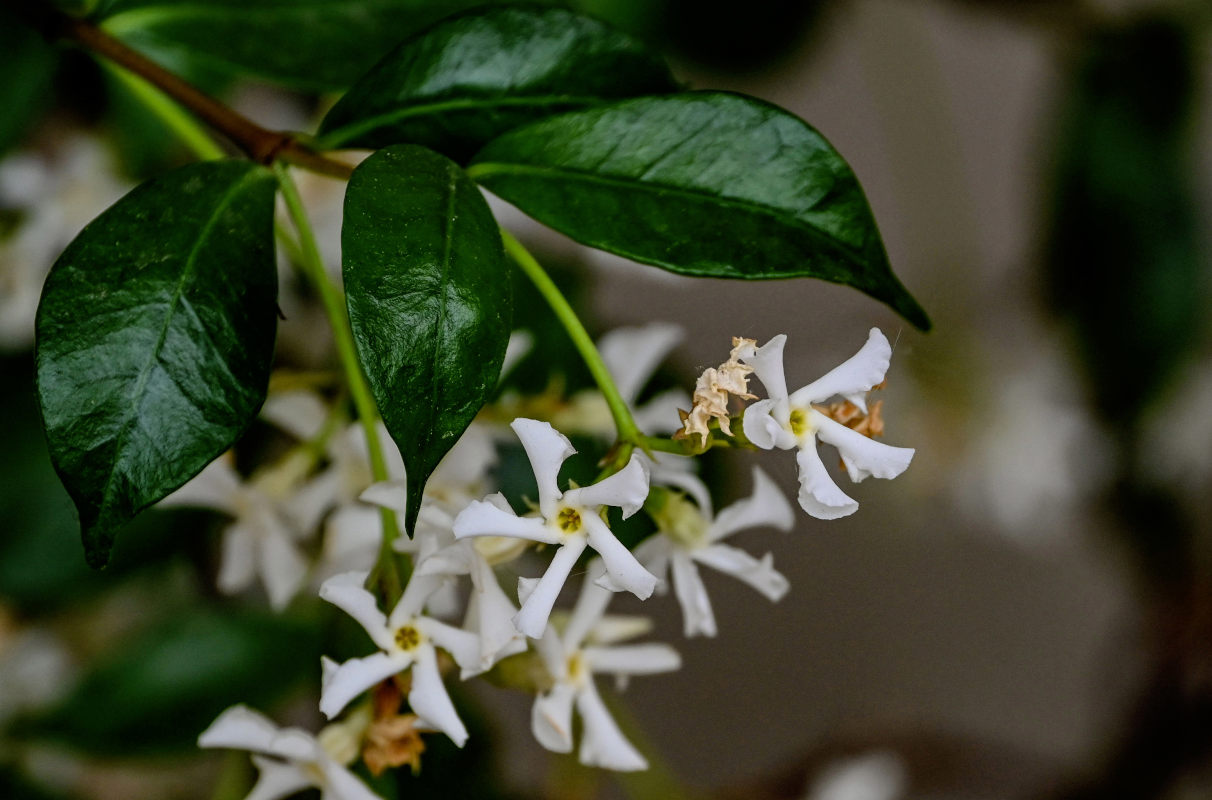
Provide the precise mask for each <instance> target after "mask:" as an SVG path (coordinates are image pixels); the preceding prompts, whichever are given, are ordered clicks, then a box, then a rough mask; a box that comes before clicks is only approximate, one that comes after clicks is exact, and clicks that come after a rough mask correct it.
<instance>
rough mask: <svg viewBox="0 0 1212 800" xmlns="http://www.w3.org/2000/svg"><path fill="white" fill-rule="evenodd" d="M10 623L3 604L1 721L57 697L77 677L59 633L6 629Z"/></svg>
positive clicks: (0, 629)
mask: <svg viewBox="0 0 1212 800" xmlns="http://www.w3.org/2000/svg"><path fill="white" fill-rule="evenodd" d="M14 624H15V623H14ZM8 625H9V620H8V619H7V613H6V610H5V609H3V608H0V686H3V687H4V690H3V691H0V725H3V724H4V723H6V722H8V721H9V720H10V719H11V718H12V717H14V716H16V715H18V714H20V713H23V712H26V711H32V710H34V709H36V708H39V707H44V706H48V705H50V704H51V703H53V702H54V701H56V700H58V699H59V698H60V697H62V696H63V695H64V694H65V693H66V692H67V690H68V689H69V688H71V685H72V678H73V677H74V675H73V672H74V670H73V668H72V659H71V655H70V653H69V652H68V650H67V648H66V647H65V646H64V644H63V642H62V640H60V638H59V637H58V636H56V635H55V634H53V633H51V632H50V631H49V630H45V629H43V628H35V627H30V628H17V629H15V630H6V629H7V628H8Z"/></svg>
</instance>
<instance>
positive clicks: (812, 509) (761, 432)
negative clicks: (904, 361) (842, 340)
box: [741, 328, 913, 519]
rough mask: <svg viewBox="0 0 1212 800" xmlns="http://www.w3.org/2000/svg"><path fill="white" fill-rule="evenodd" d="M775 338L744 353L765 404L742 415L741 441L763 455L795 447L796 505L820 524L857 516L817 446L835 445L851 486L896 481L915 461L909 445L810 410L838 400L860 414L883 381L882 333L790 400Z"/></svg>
mask: <svg viewBox="0 0 1212 800" xmlns="http://www.w3.org/2000/svg"><path fill="white" fill-rule="evenodd" d="M786 341H787V337H786V335H784V334H779V335H778V336H775V337H774V338H773V339H771V340H770V341H769V342H767V343H766V344H764V345H762V347H760V348H757V349H755V350H753V351H752V352H750V353H748V354H745V355H742V356H741V360H742V361H744V362H745V363H746V364H749V365H750V366H751V367H753V371H754V373H756V374H757V376H758V378H759V379H760V380H761V381H762V384H763V385H764V386H765V387H766V393H767V395H768V397H767V399H765V400H760V401H758V402H756V403H754V404H753V405H751V406H749V407H748V408H746V409H745V418H744V426H745V436H746V437H748V439H749V441H751V442H753V443H754V444H756V445H757V446H758V447H761V448H763V449H765V450H770V449H771V448H775V447H777V448H780V449H782V450H790V449H792V448H799V454H798V455H797V456H796V461H797V463H798V464H799V468H800V492H799V501H800V505H801V506H802V507H803V509H804V510H805V511H807V512H808V513H809V514H811V515H812V516H814V517H816V518H818V519H837V518H838V517H844V516H847V515H848V514H853V513H854V512H855V511H857V510H858V503H857V502H855V501H854V500H852V499H850V497H848V496H847V495H846V493H845V492H843V491H842V490H841V489H839V488H838V486H837V484H836V483H834V482H833V479H832V478H830V477H829V473H828V472H827V471H826V470H825V465H824V464H823V463H822V462H821V457H820V455H819V454H818V453H817V450H816V440H817V438H818V437H819V438H820V439H821V441H823V442H826V443H828V444H831V445H833V446H834V447H836V448H837V449H838V452H839V453H840V454H841V457H842V463H843V464H844V465H845V467H846V472H847V473H849V475H850V480H852V481H854V482H855V483H857V482H859V481H861V480H863V479H864V478H867V477H868V476H875V477H877V478H895V477H896V476H897V475H900V474H901V473H902V472H904V471H905V470H906V469H907V468H908V466H909V462H910V461H911V460H912V459H913V449H912V448H909V447H889V446H888V445H886V444H881V443H880V442H877V441H875V440H874V439H869V438H868V437H866V436H864V435H862V434H861V433H858V432H857V431H853V430H851V429H850V428H847V427H846V426H845V425H843V424H841V423H840V422H836V421H834V420H832V419H830V418H829V417H827V416H826V415H824V414H822V413H821V412H820V411H817V410H816V409H815V408H813V407H812V404H813V403H819V402H822V401H824V400H827V399H828V398H830V397H833V396H834V395H841V396H842V397H844V398H845V399H846V400H848V401H849V402H851V403H853V404H854V405H855V406H857V407H858V408H859V409H860V410H861V411H863V412H864V413H865V412H866V410H867V401H866V393H867V392H868V391H870V390H871V388H872V387H874V386H876V385H877V384H879V383H880V382H881V381H883V379H884V373H885V372H887V371H888V360H889V358H891V356H892V348H891V346H890V345H889V344H888V340H887V339H886V338H885V337H884V334H882V333H880V332H879V330H878V329H877V328H872V329H871V333H870V334H869V336H868V338H867V343H866V344H864V345H863V347H862V349H860V350H859V351H858V352H857V353H856V354H854V355H853V356H851V357H850V359H848V360H847V361H844V362H843V363H841V364H840V365H838V366H837V367H834V368H833V369H832V370H830V371H829V372H827V373H825V374H824V375H823V376H821V377H820V378H818V379H817V380H815V381H813V382H812V383H810V384H808V385H807V386H805V387H803V388H801V389H799V390H797V391H796V392H794V393H792V394H790V395H788V393H787V382H786V380H785V379H784V377H783V344H784V343H785V342H786Z"/></svg>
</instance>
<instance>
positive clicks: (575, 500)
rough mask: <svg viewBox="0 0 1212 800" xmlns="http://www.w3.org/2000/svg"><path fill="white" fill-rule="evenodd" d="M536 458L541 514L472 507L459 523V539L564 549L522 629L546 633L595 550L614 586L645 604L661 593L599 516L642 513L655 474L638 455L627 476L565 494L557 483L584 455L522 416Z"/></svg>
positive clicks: (524, 615) (519, 422) (524, 614)
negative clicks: (612, 510) (564, 591)
mask: <svg viewBox="0 0 1212 800" xmlns="http://www.w3.org/2000/svg"><path fill="white" fill-rule="evenodd" d="M511 427H512V428H513V429H514V432H515V433H517V435H518V438H519V439H521V440H522V447H523V448H525V450H526V455H527V457H528V458H529V459H530V465H531V467H532V468H533V469H534V474H535V479H536V481H537V482H538V488H539V508H538V514H539V516H537V517H519V516H517V515H516V514H514V513H513V512H512V510H506V508H508V506H506V508H502V507H501V505H498V504H496V503H494V502H488V501H476V502H472V503H471V504H469V505H468V506H467V508H465V509H463V510H462V511H461V512H459V515H458V517H456V518H455V521H454V535H455V537H456V538H459V539H462V538H463V537H466V536H508V537H512V538H517V539H529V540H530V541H534V542H542V543H544V544H551V545H558V546H559V549H557V550H556V552H555V556H554V557H553V558H552V560H551V564H550V565H549V566H548V568H547V572H546V573H544V575H543V577H542V579H540V580H539V582H538V584H537V586H536V587H535V589H534V592H533V593H532V594H531V595H530V596H529V597H528V598H527V599H526V600H525V601H524V602H523V603H522V608H521V610H520V611H519V612H518V614H517V616H515V617H514V624H516V625H517V628H518V630H519V631H521V632H522V633H524V634H526V635H527V636H529V637H530V638H532V639H537V638H539V637H540V636H542V635H543V631H544V629H546V627H547V618H548V616H550V614H551V608H552V606H553V605H554V604H555V600H556V596H557V595H558V594H559V593H560V589H561V587H563V585H564V581H565V580H567V578H568V573H569V572H570V571H571V570H572V565H573V564H575V563H576V560H577V559H578V558H579V557H580V555H581V553H583V552H584V551H585V548H586V547H592V548H593V549H594V550H596V551H597V553H598V555H600V556H601V557H602V560H603V562H604V563H605V565H606V574H607V576H608V577H609V580H610V582H611V584H612V586H613V587H617V588H619V589H626V590H627V591H629V592H631V593H632V594H634V595H635V596H636V597H638V598H640V599H641V600H644V599H647V598H648V596H649V595H651V594H652V590H653V589H655V588H656V584H657V579H656V578H655V577H654V576H653V575H652V573H650V572H649V571H648V570H646V569H644V567H643V566H641V565H640V562H638V561H636V559H635V556H633V555H632V554H631V551H630V550H628V549H627V548H626V547H625V546H623V544H622V543H621V542H620V541H619V540H618V539H617V538H615V535H614V534H613V533H611V531H610V528H609V527H608V526H607V525H606V523H605V522H604V521H603V520H602V518H601V516H599V509H601V507H602V506H618V507H620V508H622V509H623V518H624V519H626V518H627V517H629V516H631V515H632V514H634V513H635V512H636V511H638V510H639V509H640V507H641V506H643V504H644V499H645V498H646V497H647V496H648V473H647V471H646V469H645V467H644V464H643V462H642V461H641V460H640V459H639V458H637V457H635V456H633V457H632V459H631V461H629V462H628V463H627V466H626V467H624V468H623V469H622V470H621V471H619V472H616V473H615V474H614V475H611V476H610V477H608V478H605V479H604V480H601V481H598V482H597V483H595V484H593V485H591V486H584V487H580V488H577V489H570V490H568V491H567V492H561V491H560V489H559V487H558V485H557V483H556V480H557V478H558V476H559V473H560V466H561V465H562V464H563V463H564V460H565V459H567V458H568V457H569V456H571V455H572V454H573V453H575V452H576V450H575V449H573V447H572V444H571V443H570V442H569V441H568V439H566V438H565V437H564V435H563V434H561V433H560V432H559V431H557V430H556V429H555V428H553V427H551V425H549V424H548V423H546V422H539V421H537V420H533V419H515V420H514V421H513V423H512V425H511Z"/></svg>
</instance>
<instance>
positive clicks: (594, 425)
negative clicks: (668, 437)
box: [552, 322, 690, 441]
mask: <svg viewBox="0 0 1212 800" xmlns="http://www.w3.org/2000/svg"><path fill="white" fill-rule="evenodd" d="M682 336H683V333H682V329H681V328H680V327H679V326H677V325H673V324H671V323H668V322H650V323H648V324H647V325H643V326H640V327H634V328H615V329H614V330H612V331H610V332H609V333H607V334H605V335H604V336H602V338H600V339H598V341H597V348H598V352H599V354H600V355H601V356H602V362H603V363H604V364H605V365H606V370H607V372H609V373H610V376H611V377H612V378H614V382H615V386H616V387H617V388H618V390H619V395H620V396H621V397H622V398H623V402H625V403H626V404H627V405H628V407H630V408H631V409H632V416H633V417H634V418H635V422H636V425H637V426H639V428H640V430H642V431H646V432H648V433H654V434H662V433H673V432H674V431H675V430H677V429H678V427H679V421H678V409H679V408H681V407H683V406H686V405H688V404H689V400H690V398H689V397H688V396H687V395H686V392H685V391H683V390H682V389H669V390H666V391H664V392H661V393H660V394H658V395H656V396H655V397H653V398H651V399H650V400H648V401H647V402H645V403H644V405H642V406H638V407H637V406H636V402H635V401H636V398H637V397H639V395H640V391H641V390H642V389H643V388H644V386H645V384H647V383H648V381H649V379H650V378H651V377H652V375H653V373H654V372H655V371H656V368H657V365H659V364H660V363H661V361H663V360H664V359H665V356H667V355H668V354H669V351H670V350H672V349H673V348H674V347H676V346H677V345H678V343H679V342H681V341H682ZM552 421H553V422H554V423H555V424H556V425H557V426H558V427H561V428H564V429H566V430H573V431H578V432H583V433H590V434H593V435H595V436H600V437H602V438H605V439H609V440H611V441H613V440H614V436H615V430H614V420H613V419H612V418H611V415H610V409H609V407H607V405H606V400H605V399H604V398H603V397H602V394H601V393H600V392H599V391H597V390H596V389H586V390H585V391H581V392H577V393H576V394H575V395H573V396H572V397H571V398H570V400H569V405H568V408H566V409H564V410H562V411H561V412H559V413H558V414H556V415H555V416H554V417H553V419H552Z"/></svg>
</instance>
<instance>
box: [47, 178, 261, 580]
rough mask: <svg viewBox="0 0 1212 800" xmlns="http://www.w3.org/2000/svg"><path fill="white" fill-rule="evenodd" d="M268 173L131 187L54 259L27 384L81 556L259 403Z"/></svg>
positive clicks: (98, 562)
mask: <svg viewBox="0 0 1212 800" xmlns="http://www.w3.org/2000/svg"><path fill="white" fill-rule="evenodd" d="M274 186H275V184H274V182H273V176H272V174H271V173H269V172H268V171H267V170H265V169H263V168H261V167H258V166H255V165H253V164H250V163H247V162H236V161H229V162H206V163H202V164H194V165H191V166H188V167H183V168H181V169H179V170H176V171H174V172H170V173H168V174H167V175H164V176H163V177H161V178H158V179H156V180H153V181H149V182H147V183H144V184H142V185H141V186H139V187H138V188H136V189H135V190H133V191H132V192H130V193H129V194H127V195H126V196H125V197H123V198H122V199H121V200H119V201H118V202H117V203H116V204H115V205H114V206H112V207H111V208H110V209H109V210H108V211H106V212H105V213H104V214H102V215H101V216H100V217H98V218H97V219H96V220H94V221H93V222H92V223H91V224H89V225H88V226H87V227H86V228H85V229H84V230H83V231H81V233H80V235H79V236H77V237H76V239H75V240H74V241H73V242H72V243H71V244H70V245H69V246H68V248H67V250H66V251H64V253H63V255H62V256H60V258H59V260H58V261H57V262H56V263H55V266H54V267H53V268H52V270H51V273H50V276H49V277H48V278H47V281H46V286H45V288H44V289H43V295H42V303H41V305H40V306H39V309H38V321H37V340H38V345H37V380H38V396H39V402H40V405H41V410H42V419H43V423H44V425H45V428H46V435H47V441H48V444H49V447H50V454H51V459H52V461H53V462H54V464H55V469H56V471H58V473H59V476H60V478H62V480H63V483H64V485H65V486H66V487H67V490H68V492H69V494H71V496H72V499H73V500H74V501H75V503H76V508H77V510H78V511H79V513H80V525H81V529H82V532H83V537H84V546H85V555H86V557H87V559H88V561H89V563H90V564H92V565H93V566H95V567H100V566H104V565H105V563H106V562H107V561H108V559H109V552H110V548H111V546H112V544H113V539H114V533H115V531H116V529H117V528H118V527H120V526H121V525H122V524H123V523H125V522H127V521H128V520H129V519H130V518H131V517H133V516H134V515H135V514H136V513H138V512H139V511H140V510H141V509H143V508H146V507H147V506H149V505H151V504H152V503H154V502H156V501H157V500H159V499H160V498H162V497H164V496H165V495H167V494H168V493H169V492H171V491H172V490H174V489H176V488H177V487H179V486H181V485H182V484H183V483H185V482H186V481H187V480H189V479H190V478H191V477H193V476H194V475H195V474H197V473H198V472H199V471H201V469H202V468H203V467H204V466H206V465H207V464H208V463H209V462H210V461H211V460H213V459H214V458H215V457H216V456H218V455H219V454H220V453H222V452H223V451H224V450H226V449H227V448H228V447H230V446H231V445H232V444H233V443H234V442H235V440H236V439H237V438H238V437H239V436H240V434H241V433H242V432H243V431H244V429H245V428H246V427H247V426H248V424H249V423H250V422H251V421H252V419H253V417H254V416H255V414H256V412H257V409H258V408H259V407H260V405H261V403H262V402H263V401H264V399H265V392H266V387H267V385H268V381H269V368H270V359H271V357H272V354H273V343H274V331H275V326H276V324H277V320H276V306H275V302H276V293H277V272H276V268H275V266H274V260H273V210H274Z"/></svg>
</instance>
